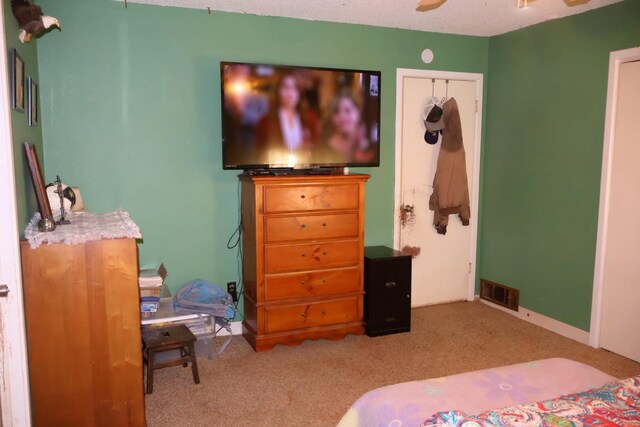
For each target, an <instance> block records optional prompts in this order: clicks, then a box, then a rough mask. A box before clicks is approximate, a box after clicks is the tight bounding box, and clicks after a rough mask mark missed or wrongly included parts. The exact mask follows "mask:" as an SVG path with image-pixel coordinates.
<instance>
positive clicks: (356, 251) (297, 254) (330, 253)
mask: <svg viewBox="0 0 640 427" xmlns="http://www.w3.org/2000/svg"><path fill="white" fill-rule="evenodd" d="M360 245H361V243H360V241H359V240H348V241H341V242H323V243H311V244H298V245H282V246H266V247H265V250H264V257H265V262H264V268H265V273H286V272H293V271H301V270H319V269H323V268H334V267H346V266H351V265H357V264H359V263H360V262H361V260H360V248H361V246H360Z"/></svg>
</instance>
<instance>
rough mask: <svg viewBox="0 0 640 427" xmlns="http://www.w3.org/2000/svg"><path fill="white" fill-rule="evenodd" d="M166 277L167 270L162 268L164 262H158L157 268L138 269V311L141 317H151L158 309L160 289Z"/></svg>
mask: <svg viewBox="0 0 640 427" xmlns="http://www.w3.org/2000/svg"><path fill="white" fill-rule="evenodd" d="M166 277H167V270H166V269H165V268H164V264H160V267H159V268H157V269H155V268H150V269H144V270H140V273H139V274H138V285H139V286H140V313H141V315H142V317H143V318H149V317H153V316H154V314H155V313H156V311H158V304H159V303H160V290H161V289H162V284H163V283H164V279H165V278H166Z"/></svg>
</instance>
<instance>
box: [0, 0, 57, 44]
mask: <svg viewBox="0 0 640 427" xmlns="http://www.w3.org/2000/svg"><path fill="white" fill-rule="evenodd" d="M11 11H12V12H13V15H14V16H15V17H16V19H17V20H18V25H20V32H19V33H18V38H19V39H20V42H21V43H29V42H30V41H31V39H32V38H33V37H37V36H39V35H40V34H42V33H44V32H45V31H46V30H48V29H49V28H51V27H56V28H58V30H59V29H60V23H59V22H58V20H57V19H56V18H54V17H53V16H43V15H42V9H40V6H38V5H37V4H31V3H29V2H28V1H27V0H11Z"/></svg>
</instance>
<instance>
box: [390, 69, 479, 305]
mask: <svg viewBox="0 0 640 427" xmlns="http://www.w3.org/2000/svg"><path fill="white" fill-rule="evenodd" d="M405 78H424V79H437V80H447V79H448V80H462V81H472V82H475V84H476V128H475V141H474V144H475V146H474V150H473V178H472V185H471V188H469V191H470V194H469V198H470V202H471V221H470V224H469V226H470V227H471V244H470V248H469V261H470V262H471V269H470V270H471V271H470V272H469V282H468V284H467V300H468V301H473V300H474V298H475V291H476V251H477V246H478V211H479V209H478V201H479V200H480V157H481V149H482V145H481V144H482V105H483V94H484V88H483V82H484V75H482V74H480V73H462V72H455V71H434V70H415V69H409V68H398V69H397V70H396V151H395V157H396V162H395V189H394V206H393V244H394V247H395V248H398V249H401V248H400V231H401V221H400V215H399V212H400V206H401V204H402V114H403V111H402V107H403V104H404V91H403V87H404V79H405Z"/></svg>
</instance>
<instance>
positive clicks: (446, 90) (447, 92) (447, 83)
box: [444, 79, 449, 101]
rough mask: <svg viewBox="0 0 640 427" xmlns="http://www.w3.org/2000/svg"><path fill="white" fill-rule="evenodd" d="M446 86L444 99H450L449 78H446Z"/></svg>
mask: <svg viewBox="0 0 640 427" xmlns="http://www.w3.org/2000/svg"><path fill="white" fill-rule="evenodd" d="M445 83H446V86H445V90H444V99H445V101H446V100H447V99H449V79H447V80H445Z"/></svg>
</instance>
